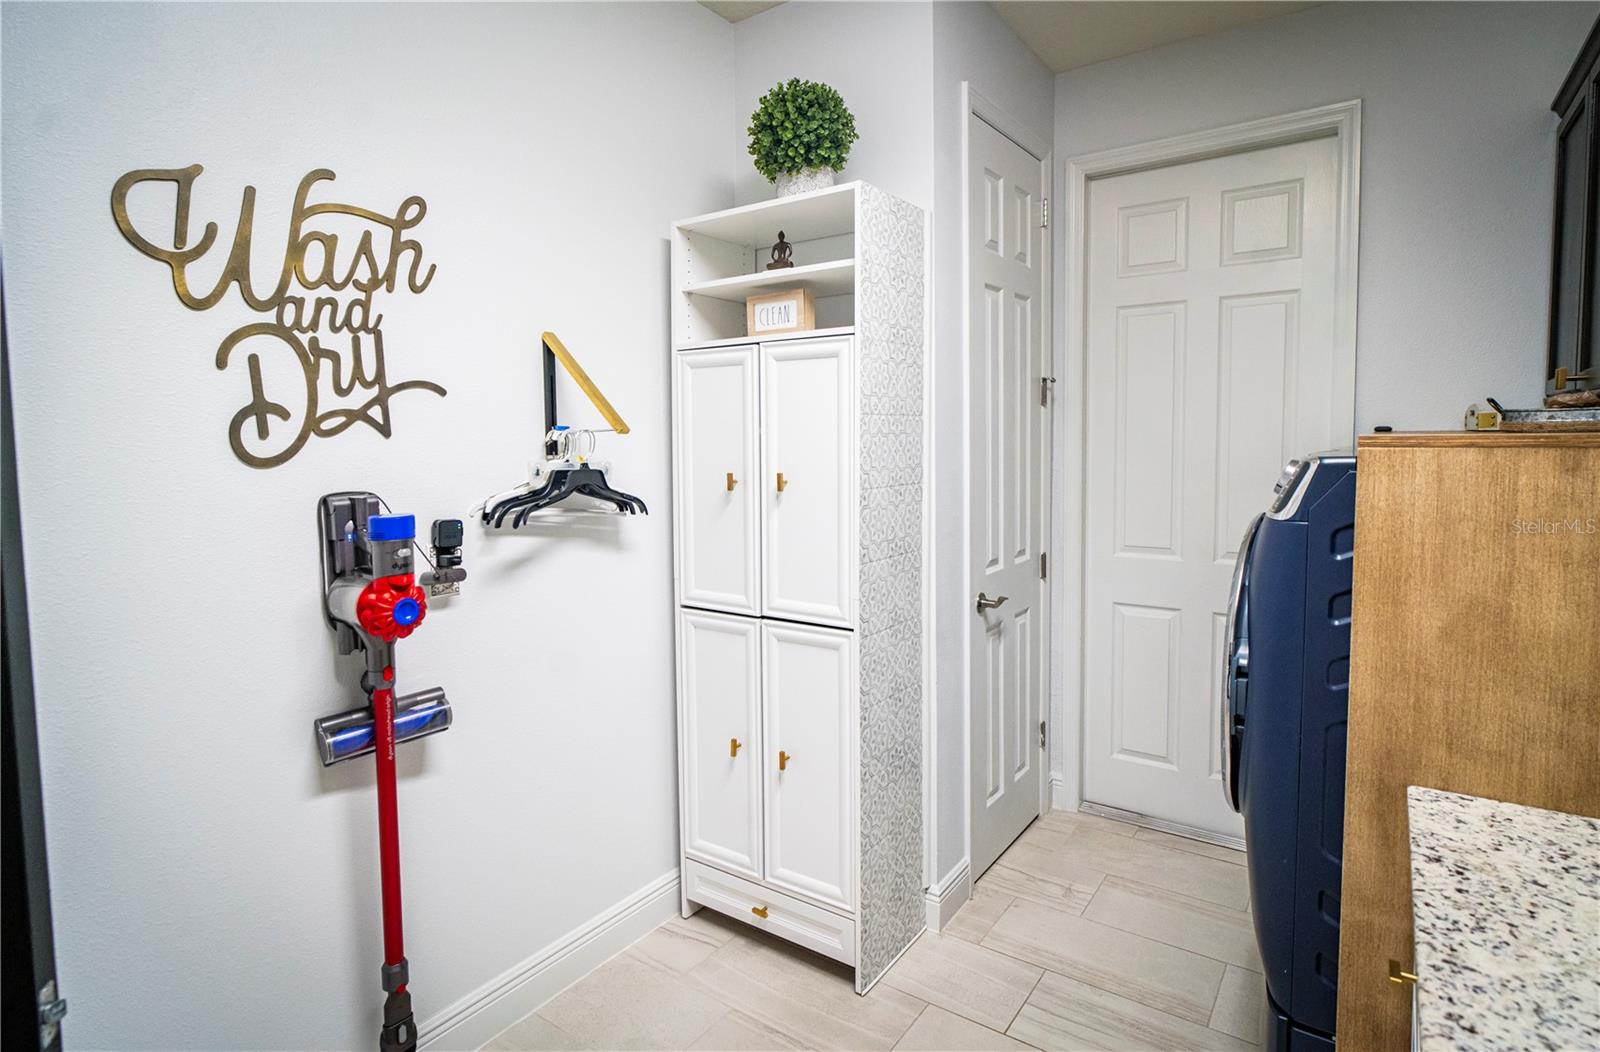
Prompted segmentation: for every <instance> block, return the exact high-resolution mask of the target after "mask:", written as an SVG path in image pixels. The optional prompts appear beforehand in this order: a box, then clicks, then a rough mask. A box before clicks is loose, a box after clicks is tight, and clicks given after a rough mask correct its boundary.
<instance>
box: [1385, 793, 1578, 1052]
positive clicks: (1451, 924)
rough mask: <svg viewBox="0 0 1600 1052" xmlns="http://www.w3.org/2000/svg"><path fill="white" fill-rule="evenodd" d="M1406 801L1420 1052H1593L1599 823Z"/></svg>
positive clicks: (1449, 796) (1431, 800)
mask: <svg viewBox="0 0 1600 1052" xmlns="http://www.w3.org/2000/svg"><path fill="white" fill-rule="evenodd" d="M1406 796H1407V801H1408V804H1409V810H1410V818H1411V910H1412V919H1413V923H1414V927H1415V931H1416V972H1417V1029H1418V1032H1419V1034H1420V1046H1419V1047H1421V1048H1422V1049H1424V1050H1425V1052H1435V1050H1438V1052H1444V1050H1452V1052H1454V1050H1476V1049H1540V1048H1543V1049H1594V1048H1600V819H1594V818H1584V817H1581V816H1579V815H1569V814H1564V813H1562V812H1560V811H1544V810H1540V809H1539V808H1536V807H1524V806H1522V805H1520V804H1508V803H1502V802H1500V801H1498V800H1486V799H1484V798H1482V797H1478V796H1463V795H1461V794H1459V793H1447V792H1443V791H1441V790H1438V789H1424V788H1421V787H1420V786H1412V787H1410V788H1409V789H1408V790H1407V791H1406Z"/></svg>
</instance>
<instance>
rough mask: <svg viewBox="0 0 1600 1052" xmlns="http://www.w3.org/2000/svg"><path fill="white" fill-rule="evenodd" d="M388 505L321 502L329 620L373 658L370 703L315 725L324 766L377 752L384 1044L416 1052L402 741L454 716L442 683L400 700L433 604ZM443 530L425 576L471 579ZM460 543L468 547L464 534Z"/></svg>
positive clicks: (366, 499) (343, 642)
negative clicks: (400, 654) (401, 663)
mask: <svg viewBox="0 0 1600 1052" xmlns="http://www.w3.org/2000/svg"><path fill="white" fill-rule="evenodd" d="M381 508H382V502H381V501H380V500H379V499H378V498H377V497H376V496H375V495H373V494H371V493H332V494H329V495H328V496H326V497H323V498H322V500H321V502H320V503H319V505H318V515H317V521H318V527H319V530H320V533H321V538H322V578H323V587H324V594H325V597H326V609H327V617H328V623H329V625H330V626H331V627H332V628H333V629H334V631H335V633H337V635H338V640H339V652H340V653H341V654H350V653H354V652H355V651H356V650H361V651H362V652H363V653H364V654H365V655H366V669H365V671H363V672H362V674H361V689H362V690H363V691H365V692H366V694H367V699H368V705H367V706H365V707H362V708H356V709H350V710H348V711H346V712H341V713H337V714H335V715H333V716H325V717H323V718H322V719H320V720H317V721H316V732H317V746H318V749H319V751H320V752H321V755H322V762H323V764H324V765H331V764H334V763H338V762H340V761H342V760H347V759H351V758H353V757H355V756H360V755H364V754H366V753H368V752H371V753H372V754H373V756H374V758H375V760H376V763H377V775H378V777H377V782H378V864H379V873H380V879H381V884H382V891H383V973H382V974H383V988H384V990H385V991H387V994H388V996H387V997H386V998H385V1000H384V1004H383V1029H382V1031H381V1032H380V1034H379V1037H378V1048H379V1050H380V1052H413V1050H415V1049H416V1047H417V1029H416V1024H415V1023H414V1021H413V1020H412V1015H411V994H410V992H409V991H408V990H407V988H406V987H407V983H408V981H409V979H410V975H409V969H408V966H407V964H406V956H405V946H404V938H403V932H402V927H401V912H400V818H399V812H398V808H397V804H396V799H395V767H394V747H395V744H396V743H397V742H400V741H409V740H411V739H412V738H420V737H423V736H425V735H428V734H435V733H438V732H439V731H442V730H445V729H447V728H448V727H449V726H450V717H451V714H450V702H449V700H448V699H447V698H446V697H445V696H444V691H443V690H441V689H439V688H438V687H433V688H430V689H428V690H424V691H419V692H418V693H416V694H411V695H408V696H406V697H403V698H400V699H398V700H397V699H396V696H395V659H394V644H395V641H396V640H399V639H404V638H405V637H406V636H409V635H410V634H411V633H412V632H413V631H415V629H416V627H417V626H418V625H420V624H421V623H422V619H423V617H425V616H426V615H427V612H428V602H427V596H426V594H425V593H424V591H423V589H422V588H421V587H419V586H418V584H417V583H416V579H417V578H416V574H415V573H414V569H413V565H412V559H411V555H412V545H413V542H414V540H415V537H416V519H415V518H414V517H413V516H410V515H384V514H380V509H381ZM443 521H444V522H446V523H448V522H450V521H453V520H443ZM456 525H457V526H459V523H457V524H456ZM450 532H451V531H450V530H449V529H448V527H447V529H446V530H445V531H444V533H445V534H446V535H448V534H450ZM455 536H456V537H459V533H458V532H457V533H456V534H455ZM440 537H441V530H440V523H435V524H434V538H435V544H436V548H435V550H436V552H438V553H439V556H441V558H439V560H438V561H439V563H440V564H441V565H442V567H443V568H442V569H441V568H439V567H436V568H435V569H434V571H433V572H432V573H429V574H425V575H423V580H424V583H427V584H430V585H443V586H446V587H448V586H449V585H453V584H455V583H457V582H459V581H460V580H461V579H462V578H464V577H465V576H466V571H464V570H462V569H461V568H460V555H459V547H457V548H455V549H453V550H452V549H445V548H441V547H439V546H438V543H439V539H440ZM456 543H457V544H458V545H459V543H460V542H459V540H457V542H456Z"/></svg>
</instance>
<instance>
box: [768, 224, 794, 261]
mask: <svg viewBox="0 0 1600 1052" xmlns="http://www.w3.org/2000/svg"><path fill="white" fill-rule="evenodd" d="M792 255H794V246H793V245H791V244H789V242H787V241H785V240H784V239H783V231H782V230H780V231H778V243H777V244H776V245H773V246H772V262H771V263H768V264H767V269H768V270H783V269H785V268H787V267H792V266H794V260H792V259H790V258H789V257H790V256H792Z"/></svg>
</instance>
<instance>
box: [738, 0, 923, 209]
mask: <svg viewBox="0 0 1600 1052" xmlns="http://www.w3.org/2000/svg"><path fill="white" fill-rule="evenodd" d="M934 6H937V5H931V4H927V3H787V4H783V5H782V6H780V7H775V8H773V9H771V10H769V11H764V12H762V13H761V14H759V15H756V16H755V17H754V18H748V19H745V20H744V21H743V22H739V23H737V24H736V25H735V26H734V48H735V74H734V107H733V130H734V143H733V152H734V169H733V170H734V173H735V176H734V195H735V197H736V198H737V202H738V203H739V204H747V203H749V202H751V201H761V200H765V199H767V198H770V197H772V196H773V188H772V184H770V183H768V182H767V181H766V179H765V178H763V177H762V176H761V173H759V172H757V171H756V170H755V167H754V165H753V164H752V163H751V162H752V160H753V158H752V157H751V156H750V155H749V153H747V152H746V150H747V148H748V146H749V144H750V136H749V133H748V129H749V127H750V114H751V113H752V112H754V111H755V108H756V105H757V103H759V102H760V101H761V96H763V95H765V94H766V93H767V92H768V91H769V90H770V89H771V88H772V86H773V85H774V84H777V83H779V82H780V81H786V80H788V79H790V78H791V77H799V78H800V79H802V80H816V81H822V82H823V83H826V84H830V85H832V86H833V87H834V88H836V89H838V91H839V94H840V95H842V96H843V97H844V101H845V105H846V106H848V107H849V108H850V112H851V113H852V114H853V115H854V116H855V121H856V132H857V134H859V135H860V136H861V138H860V140H859V141H858V142H857V143H856V144H855V146H854V147H853V148H852V149H851V151H850V160H849V162H848V163H847V164H846V166H845V169H844V171H843V172H842V173H840V176H839V177H840V179H865V180H866V181H868V182H870V183H872V184H874V185H875V186H877V187H879V188H880V189H883V190H887V191H888V192H889V193H891V194H895V195H897V196H899V197H902V198H904V199H905V200H907V201H909V202H911V203H912V204H914V205H916V206H917V207H918V208H922V209H928V208H931V207H932V203H933V168H932V164H931V160H930V159H931V157H932V154H933V125H932V118H931V115H930V114H929V112H928V97H929V94H930V92H931V91H932V87H931V85H932V82H933V59H932V52H931V50H930V48H931V43H932V27H931V18H932V15H931V9H932V7H934ZM774 235H776V232H774Z"/></svg>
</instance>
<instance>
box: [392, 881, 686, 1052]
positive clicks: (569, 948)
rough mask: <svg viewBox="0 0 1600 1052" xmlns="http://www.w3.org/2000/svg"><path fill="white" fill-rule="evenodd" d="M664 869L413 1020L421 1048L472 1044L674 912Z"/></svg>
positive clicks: (673, 892)
mask: <svg viewBox="0 0 1600 1052" xmlns="http://www.w3.org/2000/svg"><path fill="white" fill-rule="evenodd" d="M678 882H679V879H678V870H676V869H673V870H671V871H670V872H668V873H664V874H662V875H661V876H659V877H657V878H656V879H655V880H652V881H651V882H650V883H648V884H646V885H645V886H644V887H642V888H640V889H639V890H638V891H636V892H634V893H633V894H632V895H629V896H628V897H627V898H625V899H623V900H622V901H621V902H619V903H617V904H616V905H614V906H612V907H610V908H609V909H607V910H605V911H604V912H603V913H601V914H600V915H599V916H597V917H594V918H593V919H591V920H589V921H588V922H586V923H584V924H581V925H579V926H578V927H576V928H574V929H573V930H572V931H570V932H568V933H567V934H565V935H563V936H562V937H561V938H559V939H557V940H556V941H555V942H553V943H551V944H550V945H548V946H546V947H545V948H544V949H542V950H540V951H539V952H538V953H536V954H534V955H533V956H532V957H529V958H528V959H527V960H525V961H523V962H521V963H520V964H516V965H513V966H512V967H511V968H509V969H507V970H506V971H505V972H503V973H501V974H500V975H498V976H496V977H495V978H493V979H491V980H489V981H488V982H487V983H484V984H483V985H482V986H480V987H478V989H476V990H474V991H473V992H472V993H470V994H468V995H467V996H465V997H463V998H461V999H460V1000H459V1001H457V1002H456V1003H455V1004H453V1005H450V1006H449V1007H448V1008H446V1009H444V1010H443V1011H441V1012H439V1014H437V1015H435V1016H434V1017H433V1018H432V1019H426V1020H423V1021H422V1022H421V1023H420V1024H418V1026H417V1041H418V1046H419V1047H420V1048H428V1049H436V1050H438V1052H445V1050H453V1049H476V1048H478V1047H480V1046H482V1045H483V1044H484V1043H485V1042H487V1041H488V1040H489V1039H491V1038H493V1037H494V1036H495V1035H496V1034H498V1033H500V1031H502V1030H504V1029H505V1028H506V1027H508V1026H510V1025H511V1024H512V1023H515V1022H516V1021H517V1020H519V1019H521V1018H522V1017H523V1016H525V1015H527V1014H528V1013H529V1012H532V1011H533V1010H534V1009H536V1008H538V1007H539V1006H540V1005H542V1004H544V1003H545V1002H546V1001H548V1000H550V999H551V998H552V997H554V996H555V995H556V994H558V993H560V992H561V991H562V990H565V989H566V988H567V987H569V986H571V985H572V984H573V983H575V982H577V981H578V980H579V979H581V978H583V977H584V976H585V975H588V974H589V973H590V972H592V971H594V969H595V968H597V967H599V966H600V965H601V964H603V963H604V962H605V961H607V960H609V959H610V958H612V957H615V956H616V955H617V954H619V953H621V952H622V951H623V950H625V949H627V948H628V947H629V946H632V945H633V944H634V943H635V942H638V941H639V940H640V939H642V938H643V937H644V936H645V935H646V934H648V933H649V932H650V931H651V930H653V929H654V928H656V927H658V926H659V925H661V924H662V923H663V922H664V921H666V920H667V919H668V918H669V917H673V916H676V915H677V913H678Z"/></svg>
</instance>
